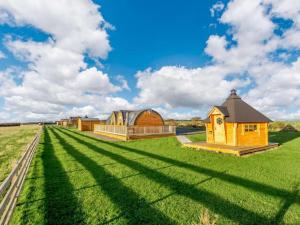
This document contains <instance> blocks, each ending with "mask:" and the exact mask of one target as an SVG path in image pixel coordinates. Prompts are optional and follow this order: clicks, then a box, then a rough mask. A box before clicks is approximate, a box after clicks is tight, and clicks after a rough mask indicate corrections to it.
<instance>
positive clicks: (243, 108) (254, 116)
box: [204, 89, 272, 123]
mask: <svg viewBox="0 0 300 225" xmlns="http://www.w3.org/2000/svg"><path fill="white" fill-rule="evenodd" d="M215 107H216V108H218V109H219V110H220V111H221V112H222V113H223V114H224V116H225V121H226V122H229V123H251V122H256V123H268V122H272V120H270V119H269V118H268V117H266V116H265V115H263V114H262V113H260V112H259V111H257V110H256V109H254V108H253V107H252V106H250V105H248V104H247V103H246V102H244V101H243V100H242V99H241V98H240V97H239V96H238V95H237V94H236V90H234V89H233V90H231V93H230V95H229V97H228V98H227V99H226V101H225V102H224V103H223V104H222V105H221V106H215ZM204 122H206V123H209V122H210V119H209V117H208V118H206V119H205V120H204Z"/></svg>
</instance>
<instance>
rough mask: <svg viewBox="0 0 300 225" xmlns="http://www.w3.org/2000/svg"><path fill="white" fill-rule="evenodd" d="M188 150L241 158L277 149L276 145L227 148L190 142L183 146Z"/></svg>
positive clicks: (226, 146) (227, 146) (225, 146)
mask: <svg viewBox="0 0 300 225" xmlns="http://www.w3.org/2000/svg"><path fill="white" fill-rule="evenodd" d="M183 146H184V147H188V148H195V149H199V150H208V151H213V152H217V153H226V154H233V155H236V156H243V155H247V154H252V153H255V152H260V151H266V150H269V149H272V148H276V147H278V143H269V145H267V146H247V147H246V146H229V145H219V144H210V143H206V142H192V143H187V144H184V145H183Z"/></svg>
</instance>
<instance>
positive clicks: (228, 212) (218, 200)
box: [59, 129, 271, 224]
mask: <svg viewBox="0 0 300 225" xmlns="http://www.w3.org/2000/svg"><path fill="white" fill-rule="evenodd" d="M59 132H60V133H62V134H64V135H66V136H67V137H69V138H71V139H73V140H74V141H76V142H77V143H79V144H81V145H84V146H86V147H87V148H89V149H90V150H92V151H95V152H98V153H100V154H101V155H105V156H107V157H109V158H111V159H113V160H115V161H116V162H119V163H120V164H123V165H125V166H127V167H129V168H131V169H134V170H136V171H142V172H143V175H144V176H145V177H147V178H148V179H150V180H152V181H154V182H156V183H159V184H162V185H164V186H165V187H167V188H170V189H171V190H173V191H174V192H176V193H178V194H179V195H182V196H184V197H187V198H189V199H191V200H193V201H196V202H198V203H201V204H203V205H204V206H205V207H206V208H208V209H210V210H211V211H213V212H215V213H217V214H219V215H222V216H224V217H226V218H228V219H231V220H233V221H235V222H236V223H238V224H270V222H271V221H270V220H269V219H268V218H267V217H265V216H262V215H260V214H258V213H255V212H252V211H249V210H247V209H244V208H243V207H241V206H239V205H237V204H234V203H231V202H229V201H227V200H225V199H223V198H222V197H220V196H218V195H216V194H214V193H211V192H209V191H206V190H203V189H202V190H201V189H199V187H195V186H194V185H193V184H189V183H186V182H184V181H179V180H177V179H175V178H172V177H169V176H167V175H165V174H163V173H161V172H159V171H155V170H153V169H150V168H148V167H146V166H144V165H143V164H141V163H138V162H133V161H131V160H129V159H127V158H124V157H123V156H120V155H118V154H116V153H113V152H111V151H107V150H105V149H103V148H100V147H98V146H97V145H94V144H91V143H90V142H87V141H85V140H83V139H82V138H78V137H76V136H74V134H71V132H68V131H66V130H61V129H59ZM64 144H65V143H64ZM117 147H119V148H123V146H119V145H118V146H117ZM79 160H80V159H79ZM213 175H217V176H218V177H219V176H222V175H224V173H220V172H217V173H216V172H215V173H213V174H212V176H211V177H215V176H213Z"/></svg>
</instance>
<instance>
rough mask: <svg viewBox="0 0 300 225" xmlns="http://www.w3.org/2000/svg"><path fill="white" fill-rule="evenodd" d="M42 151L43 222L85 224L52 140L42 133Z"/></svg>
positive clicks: (45, 132) (45, 133)
mask: <svg viewBox="0 0 300 225" xmlns="http://www.w3.org/2000/svg"><path fill="white" fill-rule="evenodd" d="M44 138H45V139H44V141H45V142H44V147H43V151H42V156H41V158H42V161H43V169H44V175H45V184H44V189H45V221H46V224H85V221H84V214H83V212H82V209H81V206H80V203H79V202H78V200H77V198H76V196H75V195H74V188H73V186H72V184H71V183H70V181H69V178H68V176H67V174H66V173H65V170H64V168H63V166H62V165H61V163H60V161H59V159H58V158H57V156H56V155H55V151H54V147H53V143H52V138H51V137H50V135H49V132H48V130H47V129H45V131H44Z"/></svg>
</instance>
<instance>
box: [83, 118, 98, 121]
mask: <svg viewBox="0 0 300 225" xmlns="http://www.w3.org/2000/svg"><path fill="white" fill-rule="evenodd" d="M79 119H80V120H82V121H100V120H99V119H98V118H79Z"/></svg>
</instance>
